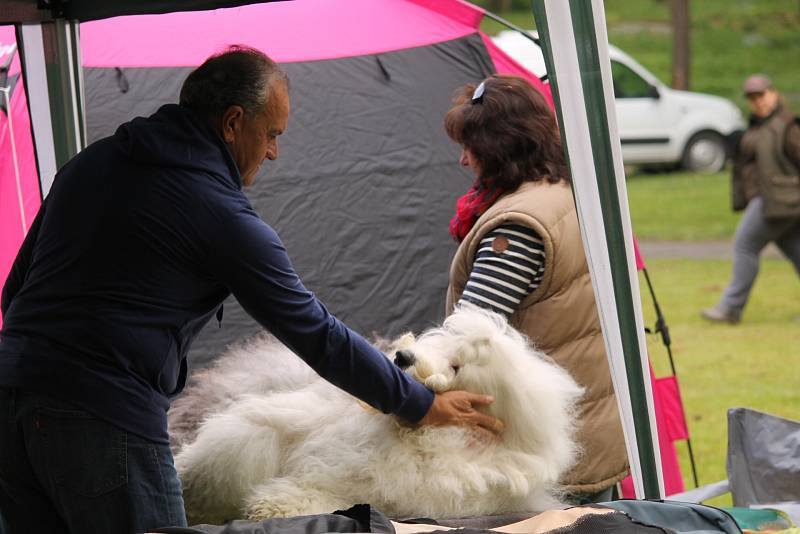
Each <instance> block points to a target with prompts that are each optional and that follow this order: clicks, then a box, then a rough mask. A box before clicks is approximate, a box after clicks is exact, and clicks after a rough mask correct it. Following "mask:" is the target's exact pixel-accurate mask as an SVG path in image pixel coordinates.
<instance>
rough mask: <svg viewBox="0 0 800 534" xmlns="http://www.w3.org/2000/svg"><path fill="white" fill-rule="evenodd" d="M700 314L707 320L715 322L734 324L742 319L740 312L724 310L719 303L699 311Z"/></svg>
mask: <svg viewBox="0 0 800 534" xmlns="http://www.w3.org/2000/svg"><path fill="white" fill-rule="evenodd" d="M700 316H701V317H702V318H703V319H706V320H707V321H712V322H715V323H729V324H736V323H738V322H739V321H741V320H742V316H741V314H740V313H736V312H733V311H730V310H726V309H724V308H721V307H720V306H719V305H717V306H714V307H713V308H708V309H706V310H703V311H702V312H700Z"/></svg>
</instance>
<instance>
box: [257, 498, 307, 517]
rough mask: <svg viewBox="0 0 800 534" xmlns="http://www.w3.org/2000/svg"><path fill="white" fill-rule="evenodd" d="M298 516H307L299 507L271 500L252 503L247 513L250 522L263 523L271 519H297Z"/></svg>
mask: <svg viewBox="0 0 800 534" xmlns="http://www.w3.org/2000/svg"><path fill="white" fill-rule="evenodd" d="M298 515H305V514H304V513H303V512H302V511H301V510H300V508H299V507H297V506H290V505H288V503H279V502H275V501H271V500H269V499H261V500H258V501H255V502H253V503H251V504H250V506H248V507H247V512H246V516H247V519H249V520H250V521H261V520H262V519H269V518H271V517H295V516H298Z"/></svg>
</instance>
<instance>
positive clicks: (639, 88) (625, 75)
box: [611, 61, 652, 98]
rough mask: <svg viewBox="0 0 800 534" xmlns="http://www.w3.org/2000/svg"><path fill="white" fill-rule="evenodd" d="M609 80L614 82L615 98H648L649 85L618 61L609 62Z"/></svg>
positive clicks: (649, 95) (650, 95)
mask: <svg viewBox="0 0 800 534" xmlns="http://www.w3.org/2000/svg"><path fill="white" fill-rule="evenodd" d="M611 78H612V79H613V81H614V96H615V97H616V98H648V97H652V94H651V93H650V84H649V83H647V82H646V81H645V80H644V79H643V78H642V77H641V76H639V75H638V74H636V73H635V72H633V71H632V70H631V68H630V67H628V66H627V65H623V64H622V63H620V62H619V61H611Z"/></svg>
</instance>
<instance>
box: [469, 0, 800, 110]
mask: <svg viewBox="0 0 800 534" xmlns="http://www.w3.org/2000/svg"><path fill="white" fill-rule="evenodd" d="M477 3H479V4H483V5H485V2H477ZM689 6H690V20H691V31H692V33H691V42H690V50H691V70H690V89H691V90H692V91H699V92H703V93H710V94H716V95H720V96H724V97H727V98H730V99H731V100H733V101H734V102H736V103H737V104H738V105H739V106H740V107H741V108H742V110H745V107H746V105H745V102H744V100H743V99H742V97H741V91H740V87H741V84H742V80H743V79H744V78H745V77H746V76H747V75H749V74H752V73H753V72H765V73H766V74H768V75H770V76H771V77H772V79H773V81H774V82H775V85H776V87H777V88H778V89H779V90H780V91H781V92H782V93H783V94H784V96H785V97H786V100H787V102H788V104H789V107H790V108H792V109H794V110H796V111H800V69H798V68H797V67H798V65H800V62H799V61H798V60H799V59H800V38H798V27H800V4H798V2H797V0H770V1H768V2H766V1H763V0H701V1H695V2H690V3H689ZM605 8H606V13H605V14H606V23H607V26H608V34H609V41H610V42H611V43H612V44H614V45H616V46H618V47H619V48H621V49H623V50H624V51H626V52H628V53H629V54H631V55H632V56H633V57H634V58H635V59H636V60H637V61H639V62H640V63H641V64H642V65H644V66H645V67H646V68H647V69H648V70H650V71H651V72H652V73H653V74H655V75H656V76H657V77H658V78H659V79H661V80H662V81H663V82H664V83H666V84H669V83H670V80H671V53H672V33H671V31H670V27H669V20H670V15H669V3H668V2H666V1H664V0H606V1H605ZM500 15H501V16H503V17H505V18H507V19H508V20H509V21H511V22H513V23H514V24H516V25H518V26H521V27H524V28H533V27H534V22H533V16H532V15H531V12H530V10H527V9H518V10H516V11H511V12H506V13H501V14H500ZM482 29H483V30H484V31H486V32H488V33H490V34H494V33H496V32H498V31H499V30H501V29H504V28H503V27H502V26H501V25H499V24H497V23H496V22H493V21H485V22H484V23H483V25H482Z"/></svg>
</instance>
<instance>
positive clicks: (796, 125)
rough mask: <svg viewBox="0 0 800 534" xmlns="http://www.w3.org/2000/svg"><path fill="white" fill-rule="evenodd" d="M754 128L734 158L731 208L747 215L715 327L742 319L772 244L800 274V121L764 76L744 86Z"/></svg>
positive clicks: (709, 314) (711, 312) (713, 312)
mask: <svg viewBox="0 0 800 534" xmlns="http://www.w3.org/2000/svg"><path fill="white" fill-rule="evenodd" d="M743 90H744V95H745V97H746V98H747V103H748V105H749V106H750V111H751V114H750V124H749V126H748V128H747V130H746V131H745V132H744V134H743V135H742V136H741V138H740V139H739V141H738V143H737V145H736V147H735V149H734V155H733V189H732V190H733V209H734V211H740V210H744V214H743V216H742V219H741V220H740V221H739V226H738V227H737V228H736V235H735V237H734V245H733V276H732V279H731V281H730V282H729V283H728V286H727V287H726V288H725V290H724V292H723V293H722V298H721V299H720V301H719V302H718V303H717V305H716V306H714V307H713V308H709V309H706V310H703V311H702V312H701V316H702V317H703V318H704V319H707V320H709V321H714V322H723V323H731V324H736V323H738V322H739V321H740V320H741V317H742V310H744V307H745V305H746V304H747V299H748V297H749V296H750V290H751V289H752V288H753V283H754V282H755V279H756V276H757V275H758V268H759V261H760V259H759V254H760V253H761V251H762V250H763V248H764V247H766V246H767V244H769V243H770V242H774V243H775V244H776V245H777V246H778V248H780V250H781V251H782V252H783V254H784V255H785V256H786V257H787V258H788V259H789V261H791V262H792V263H793V264H794V268H795V270H796V271H797V272H798V274H800V119H798V117H797V116H795V115H794V114H793V113H792V112H791V111H789V109H788V108H787V107H786V106H785V104H784V101H783V97H782V96H781V95H780V93H778V91H777V90H776V89H775V88H774V87H773V86H772V81H771V80H770V79H769V78H768V77H766V76H764V75H763V74H754V75H752V76H750V77H748V78H747V79H746V80H745V82H744V85H743Z"/></svg>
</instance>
